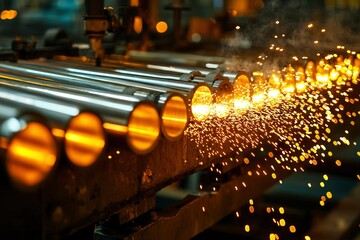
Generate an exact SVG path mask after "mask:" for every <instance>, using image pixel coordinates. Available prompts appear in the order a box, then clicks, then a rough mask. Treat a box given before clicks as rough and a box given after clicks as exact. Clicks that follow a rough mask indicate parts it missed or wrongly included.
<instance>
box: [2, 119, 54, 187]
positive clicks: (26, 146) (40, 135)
mask: <svg viewBox="0 0 360 240" xmlns="http://www.w3.org/2000/svg"><path fill="white" fill-rule="evenodd" d="M56 158H57V146H56V142H55V140H54V138H53V136H52V135H51V132H50V130H49V129H48V128H46V127H45V126H43V125H42V124H40V123H38V122H31V123H29V124H27V126H26V127H25V128H24V129H22V130H21V131H20V132H18V133H17V134H15V136H14V137H13V139H12V140H11V141H10V143H9V146H8V150H7V153H6V169H7V172H8V174H9V176H10V178H11V180H12V181H14V183H15V184H17V185H19V186H21V187H34V186H36V185H38V184H39V183H41V182H42V181H44V180H45V179H46V177H47V176H48V175H49V173H50V172H51V170H52V169H53V168H54V166H55V163H56Z"/></svg>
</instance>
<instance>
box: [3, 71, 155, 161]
mask: <svg viewBox="0 0 360 240" xmlns="http://www.w3.org/2000/svg"><path fill="white" fill-rule="evenodd" d="M0 86H8V87H9V88H13V89H17V91H22V92H25V93H32V94H35V93H36V94H37V95H38V97H40V96H45V97H46V98H51V99H56V100H58V101H68V102H70V104H72V105H74V106H77V107H79V108H80V109H89V110H90V111H92V112H96V113H98V114H99V115H100V117H101V118H102V120H103V127H104V128H105V129H106V130H107V131H108V132H111V133H114V134H116V135H117V136H122V138H121V139H125V141H126V143H127V145H126V146H128V147H129V148H130V149H131V150H132V151H134V152H135V153H138V154H146V153H149V152H150V151H151V150H152V149H153V148H154V147H155V145H156V143H157V142H158V139H159V135H160V119H159V114H158V112H157V110H156V108H155V106H154V105H153V104H152V103H151V102H149V101H139V100H138V99H135V98H132V97H128V98H127V99H122V100H117V101H116V102H110V101H107V100H106V99H104V98H101V97H97V96H91V97H89V96H88V95H85V94H80V93H76V92H70V91H64V90H61V89H54V88H50V87H46V86H41V87H40V86H36V85H34V84H31V83H28V82H26V81H24V79H22V78H21V77H17V76H14V75H11V74H4V73H2V74H0ZM80 122H81V121H80ZM83 123H86V121H84V122H83ZM75 125H76V126H81V124H75ZM84 125H88V124H84Z"/></svg>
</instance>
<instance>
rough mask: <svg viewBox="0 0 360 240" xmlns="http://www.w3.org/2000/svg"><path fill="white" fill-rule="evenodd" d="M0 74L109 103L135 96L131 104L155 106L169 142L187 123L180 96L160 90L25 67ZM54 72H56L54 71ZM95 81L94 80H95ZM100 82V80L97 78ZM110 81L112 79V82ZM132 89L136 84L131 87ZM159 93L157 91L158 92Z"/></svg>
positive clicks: (13, 67)
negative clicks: (135, 101)
mask: <svg viewBox="0 0 360 240" xmlns="http://www.w3.org/2000/svg"><path fill="white" fill-rule="evenodd" d="M0 67H1V68H2V69H1V70H0V72H1V71H2V72H6V74H11V73H12V74H14V73H16V74H17V75H18V76H20V77H21V78H22V80H23V81H26V82H28V83H32V84H36V85H39V86H46V87H51V88H56V89H61V90H65V91H73V92H79V93H83V94H87V95H96V96H100V97H105V98H107V99H109V101H117V100H118V99H120V100H121V99H127V98H128V97H129V96H135V97H134V98H135V100H136V99H138V101H141V100H142V99H148V100H151V101H153V102H155V103H156V104H157V105H158V107H159V111H160V116H161V130H162V133H163V135H164V136H165V137H166V138H167V139H168V140H170V141H173V140H177V139H179V138H180V137H181V136H182V134H183V132H184V130H185V128H186V126H187V124H188V121H189V116H188V113H189V112H188V106H187V103H186V100H185V98H184V97H183V95H182V94H180V93H176V92H166V91H165V89H163V88H157V90H158V91H150V90H148V88H150V89H151V87H150V86H148V87H147V89H142V88H140V89H139V88H136V87H131V84H130V83H128V86H124V85H119V84H115V83H116V81H114V82H115V83H114V84H113V83H107V82H105V83H102V82H99V81H96V80H91V79H93V77H92V76H89V75H87V76H86V77H87V78H83V77H81V76H71V75H66V74H64V73H62V74H61V73H60V71H58V72H56V71H49V72H48V71H45V69H43V68H41V67H37V66H34V65H29V64H19V65H17V64H0ZM55 70H56V69H55ZM96 78H98V77H96ZM100 78H101V77H100ZM112 80H114V79H112ZM134 85H135V86H136V84H134ZM160 90H161V91H160Z"/></svg>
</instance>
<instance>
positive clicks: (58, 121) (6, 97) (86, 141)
mask: <svg viewBox="0 0 360 240" xmlns="http://www.w3.org/2000/svg"><path fill="white" fill-rule="evenodd" d="M0 99H1V100H2V102H4V103H9V105H11V106H14V107H16V109H18V111H19V113H21V112H28V111H31V112H37V113H40V114H41V115H42V116H44V117H46V119H47V121H46V122H47V123H48V125H49V127H50V128H51V132H52V134H53V135H54V136H56V137H57V138H58V139H60V140H61V141H63V144H64V146H65V153H66V155H67V157H68V159H69V160H70V161H71V162H72V163H74V164H75V165H77V166H81V167H87V166H90V165H91V164H93V163H94V162H95V161H96V160H97V159H99V156H100V155H101V153H102V152H103V149H104V147H105V133H104V129H103V126H102V121H101V119H100V118H99V117H98V115H96V114H94V113H92V112H89V111H85V110H84V111H82V110H81V109H80V108H79V107H75V106H74V104H72V103H71V102H70V101H61V102H60V101H56V100H55V99H48V98H45V97H41V96H34V95H31V94H28V93H26V92H25V91H19V90H18V89H15V88H10V87H8V86H6V85H2V86H1V89H0ZM84 122H86V123H87V124H84V125H81V123H84Z"/></svg>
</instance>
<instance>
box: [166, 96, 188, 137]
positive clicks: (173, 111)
mask: <svg viewBox="0 0 360 240" xmlns="http://www.w3.org/2000/svg"><path fill="white" fill-rule="evenodd" d="M188 122H189V111H188V107H187V103H186V101H185V99H184V97H183V96H181V95H180V94H179V95H178V94H175V95H172V96H170V97H169V98H168V99H167V101H166V102H165V104H164V107H163V109H162V114H161V128H162V132H163V134H164V136H165V138H166V139H168V140H170V141H174V140H177V139H179V138H180V137H181V136H182V134H183V133H184V130H185V128H186V126H187V124H188Z"/></svg>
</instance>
